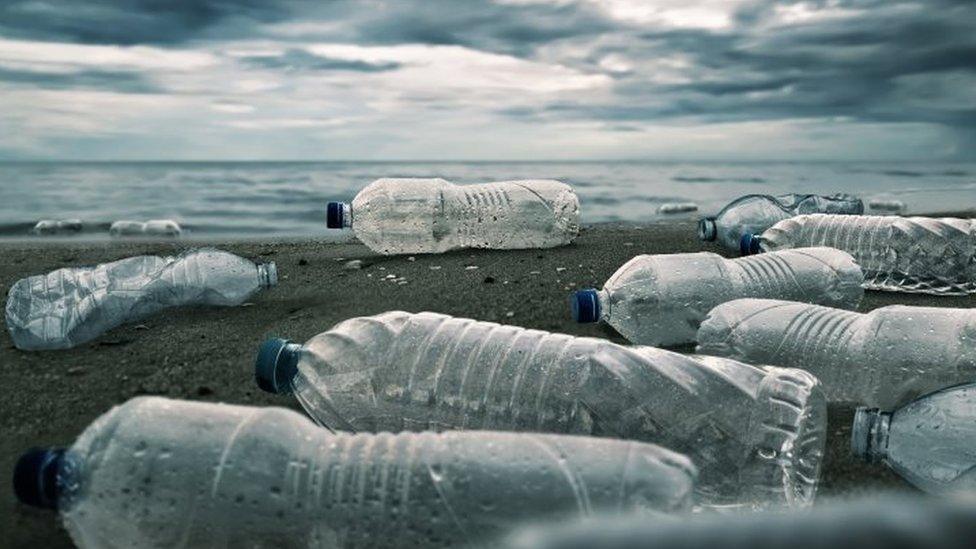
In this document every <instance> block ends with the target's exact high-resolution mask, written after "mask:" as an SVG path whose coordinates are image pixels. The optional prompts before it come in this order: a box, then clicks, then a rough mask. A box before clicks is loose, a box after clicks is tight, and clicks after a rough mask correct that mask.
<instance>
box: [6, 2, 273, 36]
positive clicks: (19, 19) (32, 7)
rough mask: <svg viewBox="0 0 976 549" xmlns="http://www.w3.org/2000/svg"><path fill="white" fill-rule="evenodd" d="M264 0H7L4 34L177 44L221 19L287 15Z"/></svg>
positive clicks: (250, 20)
mask: <svg viewBox="0 0 976 549" xmlns="http://www.w3.org/2000/svg"><path fill="white" fill-rule="evenodd" d="M282 6H284V4H281V3H278V2H273V1H263V0H85V1H81V2H79V1H74V0H44V1H38V0H3V1H0V34H2V35H4V36H7V37H10V38H21V39H29V40H50V41H64V42H78V43H90V44H122V45H131V44H173V43H178V42H183V41H186V40H190V39H193V38H197V37H200V36H202V35H206V33H207V32H208V31H209V30H211V29H212V28H213V27H215V26H217V25H218V24H221V23H227V24H229V25H235V26H237V27H240V29H241V30H240V32H230V31H229V30H228V31H225V33H227V34H243V32H244V29H247V28H250V27H253V26H254V25H255V24H257V23H261V22H273V21H278V20H282V19H285V18H287V17H289V11H288V8H286V7H282Z"/></svg>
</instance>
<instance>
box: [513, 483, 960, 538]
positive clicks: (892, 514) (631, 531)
mask: <svg viewBox="0 0 976 549" xmlns="http://www.w3.org/2000/svg"><path fill="white" fill-rule="evenodd" d="M974 537H976V505H974V504H973V502H972V501H968V502H967V501H961V500H952V501H939V500H935V499H933V498H928V497H924V496H915V497H906V496H904V495H894V494H886V495H885V496H884V497H879V496H875V497H871V498H868V499H864V498H859V499H856V500H852V501H832V502H829V503H826V504H824V505H818V506H817V507H815V508H813V509H807V510H803V511H796V510H790V511H789V512H765V513H746V514H743V513H731V514H725V513H698V514H695V515H690V516H661V517H657V518H656V519H655V520H647V518H645V517H641V516H630V517H627V516H612V517H594V518H588V519H584V520H582V521H572V522H570V521H564V522H559V523H554V524H547V525H539V526H530V527H525V528H520V529H519V530H517V531H516V532H515V533H514V534H513V535H511V536H509V539H508V543H507V544H504V545H502V546H503V547H506V548H508V549H594V548H599V549H894V548H897V549H935V548H938V549H970V548H971V547H972V545H973V538H974ZM495 546H498V545H497V544H496V545H495Z"/></svg>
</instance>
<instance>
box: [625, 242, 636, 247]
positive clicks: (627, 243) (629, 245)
mask: <svg viewBox="0 0 976 549" xmlns="http://www.w3.org/2000/svg"><path fill="white" fill-rule="evenodd" d="M633 245H634V243H633V242H624V246H627V247H628V248H629V247H631V246H633Z"/></svg>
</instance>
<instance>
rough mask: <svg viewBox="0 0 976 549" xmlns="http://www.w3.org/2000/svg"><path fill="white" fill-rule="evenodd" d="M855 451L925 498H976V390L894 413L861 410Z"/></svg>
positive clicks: (951, 391) (938, 395)
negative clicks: (926, 494)
mask: <svg viewBox="0 0 976 549" xmlns="http://www.w3.org/2000/svg"><path fill="white" fill-rule="evenodd" d="M851 451H852V452H853V453H854V455H856V456H858V457H860V458H862V459H864V460H865V461H868V462H878V461H880V462H883V463H885V464H886V465H888V467H891V468H892V469H894V471H895V472H896V473H898V474H899V475H901V476H902V477H904V479H905V480H907V481H908V482H911V483H912V484H914V485H915V486H917V487H919V488H921V489H922V490H925V491H926V492H931V493H935V494H945V493H968V494H969V495H972V494H973V493H976V384H965V385H957V386H955V387H951V388H948V389H943V390H941V391H938V392H935V393H931V394H928V395H926V396H923V397H922V398H919V399H918V400H915V401H913V402H911V403H909V404H906V405H905V406H902V407H901V408H898V409H897V410H895V411H894V412H882V411H880V410H878V409H877V408H866V407H865V408H858V409H857V413H856V414H855V415H854V426H853V430H852V432H851ZM971 541H972V540H970V542H971Z"/></svg>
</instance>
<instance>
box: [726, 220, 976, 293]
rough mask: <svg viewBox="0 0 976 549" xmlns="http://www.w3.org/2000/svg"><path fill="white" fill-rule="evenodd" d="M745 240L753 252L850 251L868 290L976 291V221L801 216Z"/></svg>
mask: <svg viewBox="0 0 976 549" xmlns="http://www.w3.org/2000/svg"><path fill="white" fill-rule="evenodd" d="M742 241H743V247H745V248H748V249H749V251H750V253H758V252H760V251H765V252H768V251H775V250H783V249H787V248H802V247H806V246H830V247H833V248H837V249H840V250H844V251H845V252H847V253H849V254H851V255H852V256H854V260H855V261H857V263H858V264H859V265H860V266H861V269H862V270H863V271H864V284H865V288H868V289H871V290H887V291H894V292H911V293H926V294H937V295H939V294H941V295H963V294H966V293H970V292H974V291H976V225H974V224H973V222H972V220H969V219H954V218H941V219H935V218H930V217H895V216H877V215H865V216H848V215H819V214H817V215H801V216H798V217H793V218H791V219H787V220H785V221H781V222H779V223H777V224H776V225H774V226H773V227H771V228H769V230H767V231H766V232H764V233H762V236H761V237H759V238H755V237H754V235H744V236H743V237H742Z"/></svg>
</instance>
